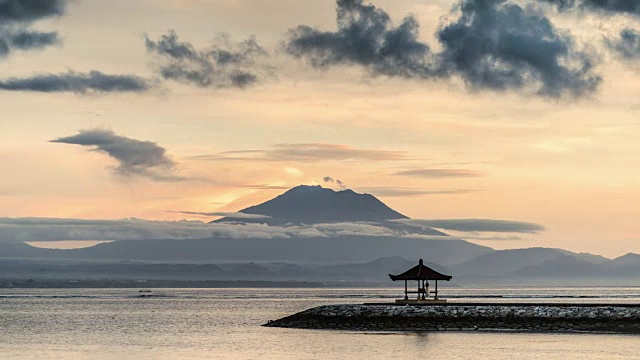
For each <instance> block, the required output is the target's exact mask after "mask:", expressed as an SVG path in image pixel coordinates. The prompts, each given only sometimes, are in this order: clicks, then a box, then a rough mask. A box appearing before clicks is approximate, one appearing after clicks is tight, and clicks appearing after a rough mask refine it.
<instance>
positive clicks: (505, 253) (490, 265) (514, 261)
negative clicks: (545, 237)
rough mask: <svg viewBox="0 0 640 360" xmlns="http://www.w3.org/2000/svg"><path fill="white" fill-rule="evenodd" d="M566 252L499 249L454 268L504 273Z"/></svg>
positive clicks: (480, 273) (475, 272)
mask: <svg viewBox="0 0 640 360" xmlns="http://www.w3.org/2000/svg"><path fill="white" fill-rule="evenodd" d="M566 253H567V252H566V251H564V250H559V249H549V248H530V249H515V250H499V251H495V252H492V253H489V254H485V255H481V256H478V257H476V258H474V259H471V260H469V261H466V262H463V263H461V264H458V265H456V266H455V267H454V270H456V271H457V272H458V273H461V274H467V275H471V276H487V275H489V276H495V275H505V274H509V273H512V272H515V271H518V270H520V269H522V268H524V267H527V266H534V265H540V264H542V263H544V262H545V261H547V260H549V259H552V258H555V257H558V256H560V255H565V254H566Z"/></svg>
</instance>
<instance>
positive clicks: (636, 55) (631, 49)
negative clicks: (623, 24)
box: [606, 28, 640, 60]
mask: <svg viewBox="0 0 640 360" xmlns="http://www.w3.org/2000/svg"><path fill="white" fill-rule="evenodd" d="M606 42H607V45H608V46H609V47H610V48H611V49H613V50H614V51H615V52H616V53H618V54H619V55H620V56H622V57H623V58H625V59H628V60H636V59H640V32H638V31H637V30H634V29H631V28H626V29H624V30H622V31H621V32H620V37H618V38H615V39H607V40H606Z"/></svg>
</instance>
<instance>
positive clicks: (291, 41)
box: [285, 0, 434, 78]
mask: <svg viewBox="0 0 640 360" xmlns="http://www.w3.org/2000/svg"><path fill="white" fill-rule="evenodd" d="M337 24H338V30H337V31H336V32H325V31H320V30H318V29H314V28H311V27H309V26H306V25H300V26H298V27H296V28H294V29H291V30H289V32H288V33H287V38H286V41H285V51H286V52H287V53H288V54H290V55H292V56H294V57H297V58H304V59H308V60H309V61H310V63H311V65H312V66H314V67H316V68H328V67H330V66H334V65H361V66H364V67H365V68H366V69H367V70H368V71H369V73H370V74H371V75H386V76H400V77H406V78H414V77H419V78H424V77H431V76H433V75H434V70H433V69H432V66H431V65H430V64H429V63H428V61H427V60H426V56H427V55H428V54H429V46H428V45H427V44H426V43H423V42H421V41H419V40H418V38H419V30H420V25H419V24H418V21H417V20H416V19H415V17H413V16H407V17H405V18H404V19H403V20H402V22H401V23H400V24H399V25H398V26H393V24H392V22H391V18H390V17H389V15H388V14H387V13H386V12H384V11H383V10H381V9H378V8H376V7H375V6H373V5H365V4H363V1H362V0H338V2H337Z"/></svg>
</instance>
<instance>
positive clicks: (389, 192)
mask: <svg viewBox="0 0 640 360" xmlns="http://www.w3.org/2000/svg"><path fill="white" fill-rule="evenodd" d="M358 189H359V190H361V191H364V192H368V193H371V194H373V195H376V196H383V197H405V196H411V197H413V196H427V195H462V194H471V193H474V192H478V191H480V190H472V189H417V188H392V187H365V188H358Z"/></svg>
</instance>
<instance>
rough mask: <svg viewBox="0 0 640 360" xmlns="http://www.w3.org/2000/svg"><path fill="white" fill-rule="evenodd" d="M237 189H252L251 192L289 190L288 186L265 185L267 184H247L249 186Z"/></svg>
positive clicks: (241, 186)
mask: <svg viewBox="0 0 640 360" xmlns="http://www.w3.org/2000/svg"><path fill="white" fill-rule="evenodd" d="M237 187H240V188H245V189H253V190H289V189H290V187H289V186H282V185H267V184H249V185H239V186H237Z"/></svg>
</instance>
